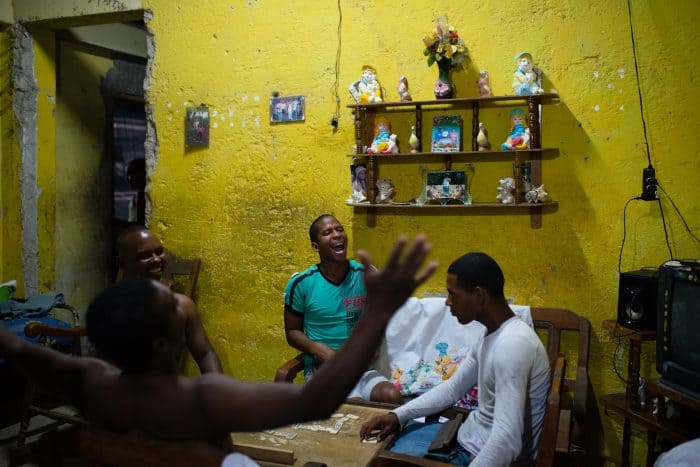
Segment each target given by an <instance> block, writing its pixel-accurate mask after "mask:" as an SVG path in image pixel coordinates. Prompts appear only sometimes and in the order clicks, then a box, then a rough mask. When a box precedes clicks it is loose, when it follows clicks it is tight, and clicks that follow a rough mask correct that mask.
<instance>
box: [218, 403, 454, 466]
mask: <svg viewBox="0 0 700 467" xmlns="http://www.w3.org/2000/svg"><path fill="white" fill-rule="evenodd" d="M392 407H394V406H392V405H390V404H381V403H375V402H366V401H347V402H346V403H345V404H343V405H341V406H340V407H339V408H338V409H337V411H336V413H335V414H334V416H333V417H331V418H329V419H327V420H321V421H315V422H308V423H303V424H296V425H289V426H286V427H283V428H276V429H274V430H266V431H260V432H237V433H232V434H231V437H232V440H233V442H234V445H235V449H236V450H238V451H241V452H243V453H244V454H247V455H249V456H250V457H252V458H253V459H255V461H256V462H258V463H259V464H260V465H261V466H263V467H283V466H285V465H293V466H304V465H309V466H312V465H316V466H318V465H319V464H320V465H323V464H325V465H327V466H328V467H358V466H372V467H385V466H406V465H412V466H422V467H446V466H448V464H445V463H442V462H438V461H434V460H430V459H425V458H417V457H411V456H407V455H404V454H395V453H392V452H390V451H388V449H387V448H388V447H389V446H390V445H391V444H392V443H393V441H394V438H395V437H396V436H399V435H400V433H399V432H397V433H395V434H393V435H391V436H389V437H388V438H387V439H385V440H384V441H382V442H381V443H362V442H361V441H360V427H361V426H362V424H363V423H364V422H366V421H368V420H369V419H370V418H372V417H373V416H374V415H382V414H385V413H386V412H387V411H388V410H390V409H391V408H392ZM459 412H463V413H464V411H463V410H461V409H448V410H447V411H445V412H443V413H442V415H444V416H446V417H448V418H452V417H454V416H455V415H456V414H457V413H459ZM348 415H350V416H352V417H353V418H349V417H348ZM354 417H357V419H355V418H354ZM339 420H343V423H342V427H340V430H339V431H338V432H337V433H335V434H333V433H329V432H328V431H325V429H330V428H332V427H334V426H335V424H336V423H337V422H338V421H339ZM313 426H317V427H321V430H319V431H312V430H311V429H310V428H311V427H313ZM266 459H270V460H266ZM275 460H276V461H275Z"/></svg>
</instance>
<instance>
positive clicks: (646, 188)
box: [642, 165, 659, 201]
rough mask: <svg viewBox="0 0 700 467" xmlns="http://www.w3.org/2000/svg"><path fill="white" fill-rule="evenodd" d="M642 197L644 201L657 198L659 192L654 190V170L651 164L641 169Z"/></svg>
mask: <svg viewBox="0 0 700 467" xmlns="http://www.w3.org/2000/svg"><path fill="white" fill-rule="evenodd" d="M642 199H643V200H644V201H656V200H657V199H659V193H658V192H657V190H656V171H655V170H654V167H652V166H651V165H649V167H647V168H646V169H644V170H643V171H642Z"/></svg>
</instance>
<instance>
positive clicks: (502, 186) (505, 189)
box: [496, 177, 515, 204]
mask: <svg viewBox="0 0 700 467" xmlns="http://www.w3.org/2000/svg"><path fill="white" fill-rule="evenodd" d="M513 190H515V180H513V178H512V177H505V178H502V179H500V180H499V181H498V194H497V195H496V199H497V200H499V201H500V202H501V203H503V204H513V203H515V196H513Z"/></svg>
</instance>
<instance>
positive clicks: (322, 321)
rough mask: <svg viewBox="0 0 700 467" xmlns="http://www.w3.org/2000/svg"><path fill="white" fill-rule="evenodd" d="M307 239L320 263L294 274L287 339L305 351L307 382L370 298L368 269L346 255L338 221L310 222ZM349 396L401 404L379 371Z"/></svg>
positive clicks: (345, 241) (287, 312)
mask: <svg viewBox="0 0 700 467" xmlns="http://www.w3.org/2000/svg"><path fill="white" fill-rule="evenodd" d="M309 237H310V239H311V247H312V248H313V249H314V251H316V252H317V253H318V256H319V260H320V261H319V263H318V264H315V265H313V266H311V267H309V268H308V269H306V270H305V271H303V272H300V273H296V274H294V275H292V277H291V278H290V279H289V282H288V283H287V287H286V288H285V294H284V328H285V335H286V337H287V343H289V345H291V346H292V347H294V348H296V349H299V350H301V351H302V352H304V354H305V355H304V378H305V379H306V380H307V381H308V380H309V379H310V378H311V376H312V375H313V371H314V369H316V368H318V367H319V366H320V365H322V364H323V363H325V362H327V361H328V360H330V359H331V357H333V355H334V354H335V352H336V350H337V349H339V348H340V347H341V346H342V345H343V343H344V342H345V340H346V339H347V338H348V337H349V336H350V334H351V333H352V330H353V328H354V327H355V323H356V322H357V320H358V319H359V318H360V315H361V314H362V312H363V310H364V308H365V304H366V301H367V290H366V289H365V284H364V281H363V278H362V275H363V269H364V268H363V266H362V265H361V264H360V263H358V262H356V261H353V260H348V259H347V245H348V237H347V234H346V233H345V229H344V228H343V226H342V225H341V224H340V222H338V220H337V219H336V218H335V217H333V216H331V215H330V214H323V215H321V216H319V217H318V218H316V220H314V221H313V223H312V224H311V227H310V228H309ZM379 344H380V343H379V342H377V348H379ZM349 397H361V398H363V399H369V400H372V401H378V402H389V403H392V404H401V403H403V399H402V397H401V393H400V392H399V390H398V389H397V388H396V387H395V386H394V385H393V384H391V382H389V380H387V379H386V378H385V377H384V376H382V375H380V374H379V373H378V372H377V371H376V370H368V371H367V372H365V374H364V375H363V376H362V378H361V379H360V382H359V383H358V384H357V386H356V387H355V388H354V389H353V391H352V392H351V393H350V395H349Z"/></svg>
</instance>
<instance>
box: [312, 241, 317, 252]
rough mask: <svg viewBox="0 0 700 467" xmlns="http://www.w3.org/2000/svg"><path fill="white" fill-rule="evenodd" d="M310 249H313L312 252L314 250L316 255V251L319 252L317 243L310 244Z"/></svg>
mask: <svg viewBox="0 0 700 467" xmlns="http://www.w3.org/2000/svg"><path fill="white" fill-rule="evenodd" d="M311 248H313V250H314V251H315V252H316V253H318V251H319V248H318V243H316V242H311Z"/></svg>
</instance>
